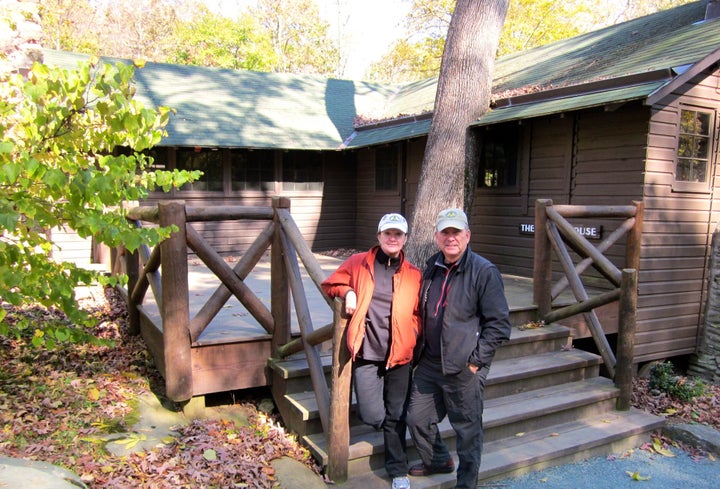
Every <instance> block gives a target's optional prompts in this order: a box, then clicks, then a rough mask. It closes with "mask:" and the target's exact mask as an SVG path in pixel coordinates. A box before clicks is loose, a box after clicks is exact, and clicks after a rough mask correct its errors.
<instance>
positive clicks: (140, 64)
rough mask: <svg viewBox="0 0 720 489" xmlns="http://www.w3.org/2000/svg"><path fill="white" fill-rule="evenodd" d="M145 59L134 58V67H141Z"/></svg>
mask: <svg viewBox="0 0 720 489" xmlns="http://www.w3.org/2000/svg"><path fill="white" fill-rule="evenodd" d="M145 63H146V61H145V60H144V59H134V60H133V64H134V65H135V67H136V68H143V67H144V66H145Z"/></svg>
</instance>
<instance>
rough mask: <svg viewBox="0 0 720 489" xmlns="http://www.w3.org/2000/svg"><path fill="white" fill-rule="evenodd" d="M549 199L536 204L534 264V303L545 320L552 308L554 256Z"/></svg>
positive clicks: (550, 202) (539, 200) (538, 201)
mask: <svg viewBox="0 0 720 489" xmlns="http://www.w3.org/2000/svg"><path fill="white" fill-rule="evenodd" d="M552 204H553V202H552V200H549V199H538V200H537V201H536V202H535V258H534V264H533V301H534V302H535V304H537V308H538V315H539V317H540V318H543V317H544V316H545V315H546V314H547V313H549V312H550V310H551V308H552V297H551V295H550V294H551V290H552V287H551V286H552V255H551V253H550V251H551V246H550V240H549V238H548V235H547V229H546V223H547V211H546V209H547V207H548V206H552Z"/></svg>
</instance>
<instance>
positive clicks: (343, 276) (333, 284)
mask: <svg viewBox="0 0 720 489" xmlns="http://www.w3.org/2000/svg"><path fill="white" fill-rule="evenodd" d="M359 259H360V257H359V255H353V256H351V257H350V258H348V259H347V260H345V261H344V262H343V263H342V264H341V265H340V266H339V267H338V268H337V270H335V271H334V272H333V273H332V274H330V276H329V277H328V278H326V279H325V280H323V282H322V283H321V284H320V287H321V288H322V290H323V292H325V294H327V295H328V296H329V297H331V298H335V297H341V298H345V294H347V293H348V291H350V290H354V285H355V283H354V273H353V270H354V269H355V268H356V267H357V262H358V260H359Z"/></svg>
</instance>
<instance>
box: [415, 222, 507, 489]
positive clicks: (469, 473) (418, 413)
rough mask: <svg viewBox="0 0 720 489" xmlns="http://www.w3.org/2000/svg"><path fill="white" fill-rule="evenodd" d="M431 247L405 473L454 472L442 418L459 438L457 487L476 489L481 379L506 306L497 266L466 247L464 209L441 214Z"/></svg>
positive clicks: (503, 329) (501, 336)
mask: <svg viewBox="0 0 720 489" xmlns="http://www.w3.org/2000/svg"><path fill="white" fill-rule="evenodd" d="M435 242H436V244H437V246H438V248H439V249H440V251H439V252H438V253H437V254H435V255H434V256H433V257H431V258H430V260H428V262H427V265H426V267H425V271H424V272H423V283H422V287H421V290H420V311H421V314H422V321H423V323H422V325H423V331H422V337H421V338H420V339H419V340H418V347H417V358H418V363H417V366H416V368H415V371H414V373H413V380H412V387H411V393H410V403H409V406H408V412H407V424H408V428H409V430H410V434H411V436H412V439H413V441H414V442H415V447H416V449H417V452H418V454H419V455H420V459H421V460H422V462H421V463H419V464H417V465H413V466H412V467H410V471H409V473H410V475H413V476H425V475H430V474H435V473H450V472H452V471H454V470H455V464H454V462H453V459H452V458H451V456H450V453H449V451H448V449H447V446H446V445H445V442H444V441H443V439H442V437H441V435H440V433H439V431H438V426H437V425H438V423H440V422H441V421H442V420H443V419H444V418H445V416H446V415H447V416H448V419H449V420H450V424H451V425H452V427H453V429H454V430H455V434H456V439H457V443H456V448H457V455H458V461H459V464H458V469H457V485H456V486H455V487H456V488H462V489H470V488H472V489H475V488H476V487H477V481H478V470H479V468H480V457H481V453H482V441H483V440H482V437H483V430H482V413H483V392H484V388H485V379H486V378H487V374H488V370H489V369H490V363H491V362H492V359H493V356H494V355H495V350H496V349H497V348H498V346H500V344H502V343H503V342H504V341H506V340H508V339H509V337H510V320H509V313H508V305H507V300H506V299H505V292H504V287H503V282H502V277H501V275H500V272H499V271H498V269H497V267H495V265H493V264H492V263H490V262H489V261H488V260H486V259H485V258H483V257H481V256H480V255H478V254H476V253H473V252H472V251H471V250H470V248H469V247H468V243H469V242H470V228H469V226H468V220H467V216H466V215H465V213H464V212H463V211H462V210H460V209H445V210H443V211H442V212H440V214H439V215H438V217H437V221H436V224H435Z"/></svg>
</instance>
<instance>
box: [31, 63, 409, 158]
mask: <svg viewBox="0 0 720 489" xmlns="http://www.w3.org/2000/svg"><path fill="white" fill-rule="evenodd" d="M83 59H87V56H84V55H77V54H73V53H66V52H62V51H53V50H45V63H48V64H55V65H58V66H63V67H66V68H74V67H76V66H77V63H78V62H79V61H81V60H83ZM105 61H108V62H117V61H120V62H127V60H116V59H110V58H107V59H105ZM135 83H136V86H137V96H136V97H137V99H138V100H139V101H141V102H142V103H144V104H146V105H150V106H153V107H157V106H160V105H164V106H168V107H172V108H174V109H176V111H177V114H176V115H174V116H172V117H171V120H170V123H169V124H168V127H167V132H168V137H166V138H164V139H163V141H162V143H161V144H162V145H163V146H204V147H247V148H269V149H309V150H334V149H338V148H339V147H340V146H341V144H342V142H343V141H344V140H345V139H346V138H347V137H348V136H349V135H350V134H351V133H352V131H353V124H354V120H355V117H356V115H357V114H360V113H367V114H373V113H374V114H382V113H383V108H384V106H385V104H386V102H387V100H389V99H390V98H391V97H392V96H393V95H394V93H395V92H396V91H397V87H394V86H383V85H377V84H371V83H365V82H358V81H350V80H337V79H327V78H323V77H319V76H310V75H292V74H281V73H263V72H255V71H240V70H228V69H218V68H205V67H197V66H187V65H172V64H163V63H146V64H145V66H144V67H143V68H141V69H136V71H135Z"/></svg>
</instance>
